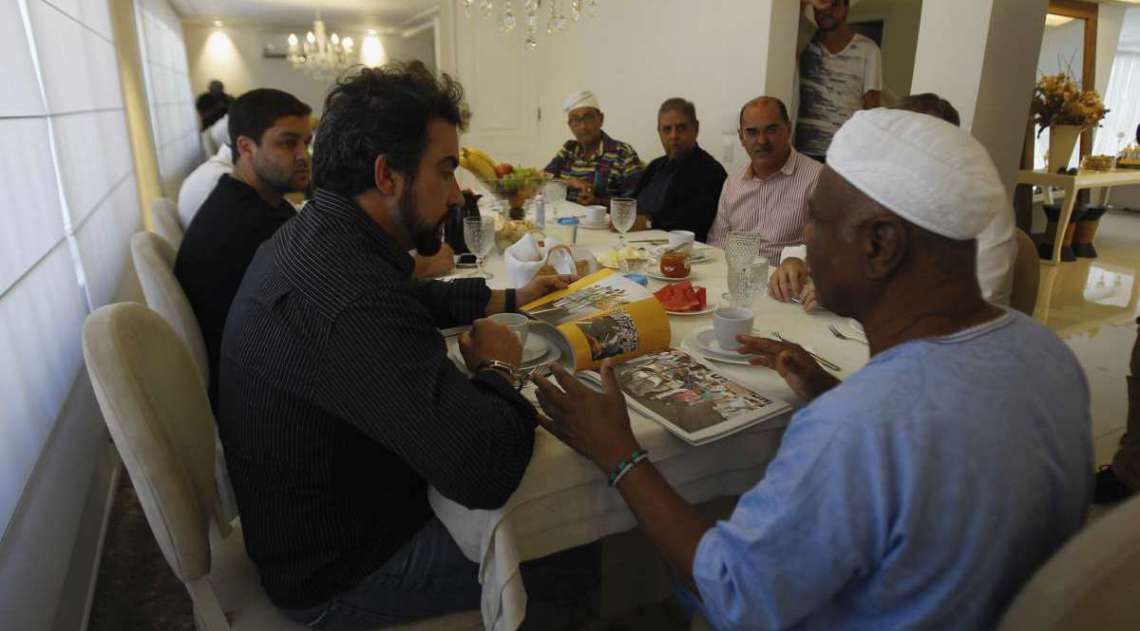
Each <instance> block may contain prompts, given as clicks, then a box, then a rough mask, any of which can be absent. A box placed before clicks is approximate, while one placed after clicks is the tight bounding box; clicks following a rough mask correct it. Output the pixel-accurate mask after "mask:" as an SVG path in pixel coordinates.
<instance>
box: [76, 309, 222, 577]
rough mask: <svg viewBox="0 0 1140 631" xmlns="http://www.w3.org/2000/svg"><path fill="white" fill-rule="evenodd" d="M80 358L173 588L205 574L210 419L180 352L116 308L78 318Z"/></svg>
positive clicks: (149, 321)
mask: <svg viewBox="0 0 1140 631" xmlns="http://www.w3.org/2000/svg"><path fill="white" fill-rule="evenodd" d="M83 357H84V359H85V360H86V362H87V370H88V372H89V374H90V375H91V383H92V385H93V386H94V389H95V396H96V398H97V399H98V401H99V407H100V409H102V411H103V419H104V421H105V422H106V424H107V429H108V430H109V431H110V434H111V438H112V439H113V440H114V442H115V446H116V447H117V448H118V450H119V455H120V456H122V459H123V463H124V464H125V465H126V468H127V472H128V474H130V478H131V483H132V484H133V485H134V487H135V491H136V492H137V493H138V496H139V502H140V503H141V504H142V507H143V512H144V513H145V514H146V518H147V522H148V523H149V524H150V528H151V530H152V531H153V532H154V536H155V539H157V540H158V544H159V547H160V548H161V549H162V554H163V556H164V557H165V558H166V562H167V563H169V564H170V568H171V570H173V571H174V573H175V574H176V575H178V578H179V579H181V580H182V581H183V582H187V583H189V582H191V581H196V580H198V579H201V578H203V577H205V576H207V575H208V574H209V572H210V561H211V557H210V540H209V533H210V517H211V515H214V516H215V517H216V516H217V514H218V512H217V511H218V496H217V491H216V490H215V483H214V419H213V415H212V414H211V412H210V402H209V399H208V397H207V396H206V389H205V387H204V386H203V385H202V382H201V381H200V380H199V379H198V374H197V369H196V368H195V366H194V362H193V360H191V359H190V354H189V353H188V352H187V351H186V347H185V346H183V344H182V342H181V340H179V339H178V336H177V334H175V332H174V329H173V328H171V326H170V324H169V323H167V321H166V320H165V319H164V318H163V317H162V316H160V315H158V314H157V313H155V312H154V311H151V310H150V309H148V308H146V307H144V306H142V305H140V304H137V303H119V304H114V305H108V306H105V307H102V308H100V309H97V310H96V311H94V312H93V313H92V314H91V315H90V316H88V317H87V321H86V322H85V323H84V325H83Z"/></svg>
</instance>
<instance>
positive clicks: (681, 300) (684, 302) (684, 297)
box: [653, 281, 708, 312]
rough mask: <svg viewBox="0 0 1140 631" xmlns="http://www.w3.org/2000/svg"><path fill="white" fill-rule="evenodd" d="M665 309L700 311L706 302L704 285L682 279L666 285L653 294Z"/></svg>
mask: <svg viewBox="0 0 1140 631" xmlns="http://www.w3.org/2000/svg"><path fill="white" fill-rule="evenodd" d="M653 295H654V296H656V297H657V300H658V301H660V302H661V304H662V306H664V307H665V310H666V311H682V312H683V311H701V310H702V309H704V308H705V306H706V305H707V304H708V299H707V298H706V292H705V288H704V287H697V288H694V287H693V285H692V283H690V282H689V281H684V282H680V283H676V284H672V285H667V286H665V287H663V288H661V289H659V290H657V291H656V292H654V294H653Z"/></svg>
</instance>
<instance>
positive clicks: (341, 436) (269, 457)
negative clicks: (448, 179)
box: [217, 190, 535, 609]
mask: <svg viewBox="0 0 1140 631" xmlns="http://www.w3.org/2000/svg"><path fill="white" fill-rule="evenodd" d="M490 296H491V292H490V291H489V290H488V289H487V287H486V284H485V283H484V282H483V281H482V280H457V281H454V282H451V283H444V282H438V281H433V282H421V281H417V280H415V279H413V278H412V259H411V257H409V256H408V254H407V253H406V252H404V251H403V250H402V249H401V247H400V246H399V245H398V244H397V243H396V242H395V241H394V240H393V239H392V238H391V237H389V236H388V235H387V234H386V233H385V232H384V231H383V230H381V229H380V227H379V226H377V225H376V224H375V223H373V222H372V220H371V219H369V218H368V217H367V216H366V215H365V214H364V211H363V210H361V209H360V207H359V206H357V205H356V203H354V202H353V201H352V200H350V199H346V198H344V197H341V196H339V195H336V194H334V193H331V192H328V191H325V190H318V191H317V194H316V197H315V198H314V199H313V200H312V201H311V202H309V204H308V205H307V206H306V207H305V211H304V212H303V213H301V214H300V215H298V216H297V217H296V218H294V219H292V220H290V221H289V223H287V224H285V225H284V226H283V227H282V228H281V229H280V230H278V231H277V233H276V234H275V235H274V236H273V237H272V238H270V239H269V240H268V241H266V242H265V243H264V244H262V246H261V248H260V249H258V251H257V255H256V256H255V257H254V259H253V262H252V263H251V264H250V266H249V270H248V271H247V272H246V275H245V279H244V280H243V281H242V285H241V288H240V289H239V290H238V293H237V296H236V297H235V298H234V301H233V305H232V306H231V307H230V313H229V318H228V319H227V320H226V327H225V334H224V336H223V339H222V362H221V376H220V387H219V410H218V419H217V420H218V429H219V433H220V435H221V439H222V445H223V447H224V448H225V453H226V464H227V466H228V468H229V471H230V475H231V477H232V478H233V483H234V491H235V492H236V494H237V501H238V508H239V510H240V511H241V522H242V530H243V532H244V534H245V546H246V549H247V550H248V551H249V556H250V558H251V559H252V560H253V562H254V564H255V565H256V566H257V569H258V573H259V574H260V576H261V584H262V586H263V587H264V588H265V591H266V592H267V593H268V594H269V597H270V598H271V599H272V600H273V602H274V603H276V604H277V605H278V606H279V607H285V608H291V609H301V608H305V607H311V606H314V605H316V604H319V603H322V602H325V601H326V600H328V599H329V598H331V597H333V596H335V595H336V594H338V593H340V592H342V591H344V590H347V589H351V588H352V587H354V586H355V585H357V584H358V583H359V582H360V581H361V580H362V579H363V578H364V577H366V576H368V575H369V574H372V573H373V572H375V571H376V570H377V569H378V568H380V566H381V565H383V564H384V562H385V561H387V560H388V558H389V557H390V556H391V555H392V554H393V553H394V552H395V551H397V550H399V549H400V548H401V547H402V546H403V545H404V543H406V542H407V541H408V540H409V539H410V538H411V537H412V536H413V535H414V534H415V533H416V532H417V531H418V530H419V529H420V528H422V527H423V525H424V524H425V523H426V522H427V521H428V519H430V517H431V507H430V506H429V505H428V500H427V488H428V485H429V484H430V485H432V486H434V487H435V488H436V489H437V490H438V491H439V492H440V493H442V494H443V495H445V496H447V497H449V498H451V499H452V500H455V501H456V502H459V503H461V504H463V505H465V506H469V507H472V508H496V507H499V506H501V505H502V504H503V503H504V502H506V500H507V498H509V497H510V495H511V493H513V492H514V490H515V487H517V486H518V483H519V481H520V480H521V479H522V476H523V473H524V472H525V471H526V466H527V463H529V462H530V455H531V449H532V447H533V444H534V429H535V413H534V408H533V407H532V406H531V405H530V404H529V403H528V402H527V401H526V399H524V398H523V397H521V396H520V395H519V394H518V393H517V392H515V391H514V389H513V388H511V386H510V384H509V383H508V382H507V380H506V379H505V378H503V377H502V376H500V375H498V374H495V373H493V372H490V371H488V372H483V373H480V374H479V375H478V376H476V377H473V378H468V377H466V376H464V375H463V374H462V373H460V372H459V370H458V369H457V368H456V366H455V364H453V363H452V362H451V360H450V359H449V358H448V356H447V346H446V344H445V342H444V339H443V338H442V337H441V336H440V334H439V332H438V331H437V330H436V327H443V326H451V325H455V324H461V323H467V322H471V321H472V320H473V319H475V318H478V317H482V316H483V313H484V309H485V308H486V305H487V301H488V299H489V298H490Z"/></svg>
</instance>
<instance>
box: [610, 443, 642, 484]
mask: <svg viewBox="0 0 1140 631" xmlns="http://www.w3.org/2000/svg"><path fill="white" fill-rule="evenodd" d="M648 457H649V452H648V451H646V450H644V449H634V450H633V453H631V454H630V455H629V460H623V461H621V462H619V463H618V464H617V467H615V468H614V472H613V473H611V474H610V481H609V484H610V487H615V486H617V483H618V482H621V479H622V478H624V477H625V475H626V474H627V473H629V472H630V471H632V470H633V468H634V467H636V466H637V465H638V464H639V463H640V462H641V461H642V460H645V459H646V458H648Z"/></svg>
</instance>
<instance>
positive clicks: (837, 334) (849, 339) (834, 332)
mask: <svg viewBox="0 0 1140 631" xmlns="http://www.w3.org/2000/svg"><path fill="white" fill-rule="evenodd" d="M827 330H828V331H831V334H832V335H834V336H835V337H837V338H839V339H841V340H844V341H847V342H859V343H860V344H862V345H863V346H870V344H868V343H867V340H862V339H859V338H857V337H854V336H851V335H846V334H844V333H843V331H840V330H839V327H837V326H835V325H834V324H829V325H827Z"/></svg>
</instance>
